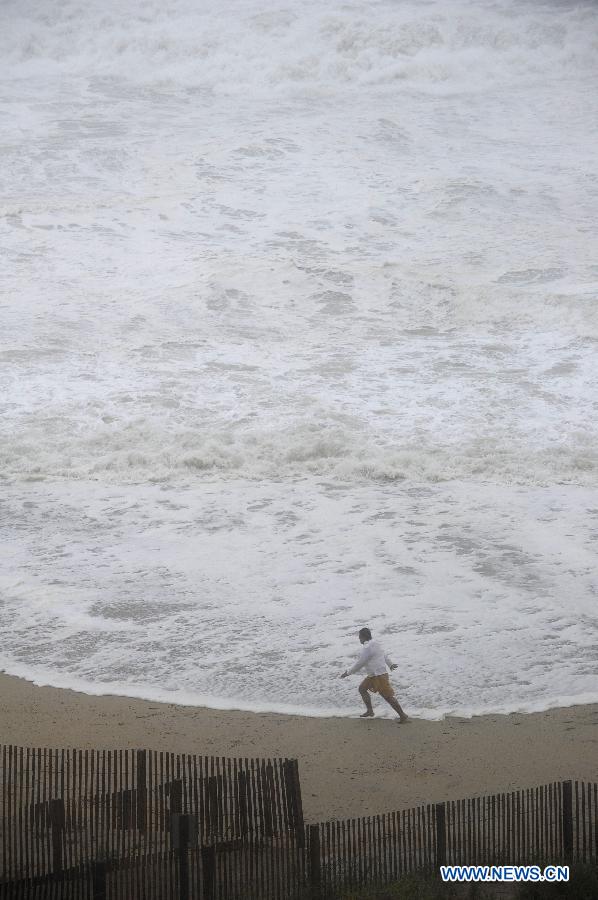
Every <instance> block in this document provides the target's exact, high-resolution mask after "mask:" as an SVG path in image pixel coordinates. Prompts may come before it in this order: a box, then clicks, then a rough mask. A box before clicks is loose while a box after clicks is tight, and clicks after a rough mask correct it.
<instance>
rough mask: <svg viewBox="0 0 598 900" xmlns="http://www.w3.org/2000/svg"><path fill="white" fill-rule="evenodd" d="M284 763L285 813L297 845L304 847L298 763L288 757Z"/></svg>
mask: <svg viewBox="0 0 598 900" xmlns="http://www.w3.org/2000/svg"><path fill="white" fill-rule="evenodd" d="M283 765H284V781H285V791H286V798H287V815H288V818H289V820H290V822H291V823H292V824H291V827H292V829H293V831H294V832H295V834H296V837H297V845H298V846H299V847H305V828H304V823H303V803H302V801H301V781H300V779H299V763H298V762H297V760H296V759H288V760H285V762H284V763H283Z"/></svg>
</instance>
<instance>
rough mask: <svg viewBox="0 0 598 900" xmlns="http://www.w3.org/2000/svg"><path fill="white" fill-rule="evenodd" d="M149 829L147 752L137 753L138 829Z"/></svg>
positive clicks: (140, 751) (139, 751)
mask: <svg viewBox="0 0 598 900" xmlns="http://www.w3.org/2000/svg"><path fill="white" fill-rule="evenodd" d="M146 827H147V750H138V751H137V829H138V830H139V831H145V829H146Z"/></svg>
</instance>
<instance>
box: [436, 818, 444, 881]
mask: <svg viewBox="0 0 598 900" xmlns="http://www.w3.org/2000/svg"><path fill="white" fill-rule="evenodd" d="M444 865H446V805H445V804H444V803H437V804H436V868H438V867H439V866H444Z"/></svg>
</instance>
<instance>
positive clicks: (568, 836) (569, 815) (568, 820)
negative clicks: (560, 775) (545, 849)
mask: <svg viewBox="0 0 598 900" xmlns="http://www.w3.org/2000/svg"><path fill="white" fill-rule="evenodd" d="M561 815H562V819H563V856H564V857H565V859H571V857H572V856H573V784H572V783H571V782H570V781H563V807H562V810H561Z"/></svg>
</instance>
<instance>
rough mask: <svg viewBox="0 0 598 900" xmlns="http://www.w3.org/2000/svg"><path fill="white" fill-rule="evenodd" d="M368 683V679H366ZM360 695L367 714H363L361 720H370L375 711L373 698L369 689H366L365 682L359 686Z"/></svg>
mask: <svg viewBox="0 0 598 900" xmlns="http://www.w3.org/2000/svg"><path fill="white" fill-rule="evenodd" d="M366 681H367V678H366ZM359 693H360V694H361V699H362V700H363V702H364V703H365V707H366V710H367V711H366V712H364V713H362V714H361V716H360V718H362V719H369V718H370V716H373V715H374V709H373V707H372V698H371V697H370V693H369V691H368V689H367V688H366V687H365V681H362V682H361V684H360V685H359Z"/></svg>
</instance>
